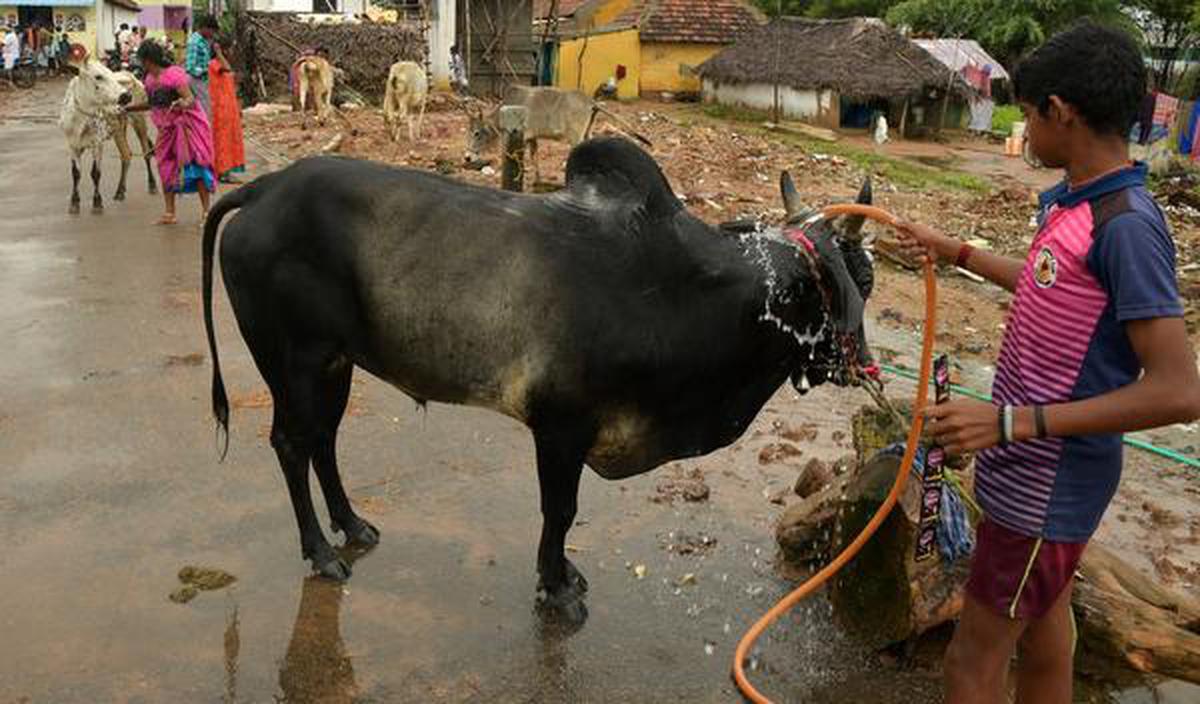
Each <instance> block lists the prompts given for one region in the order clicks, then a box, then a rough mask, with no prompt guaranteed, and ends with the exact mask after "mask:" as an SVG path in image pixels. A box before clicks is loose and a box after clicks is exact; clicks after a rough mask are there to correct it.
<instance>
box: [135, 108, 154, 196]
mask: <svg viewBox="0 0 1200 704" xmlns="http://www.w3.org/2000/svg"><path fill="white" fill-rule="evenodd" d="M131 122H132V123H133V132H134V134H136V135H137V138H138V143H139V144H141V145H142V161H144V162H146V186H147V188H148V189H149V192H150V195H155V194H157V193H158V182H157V181H155V180H154V142H152V141H150V134H149V132H148V131H147V129H146V117H145V116H144V115H134V116H133V117H132V118H131Z"/></svg>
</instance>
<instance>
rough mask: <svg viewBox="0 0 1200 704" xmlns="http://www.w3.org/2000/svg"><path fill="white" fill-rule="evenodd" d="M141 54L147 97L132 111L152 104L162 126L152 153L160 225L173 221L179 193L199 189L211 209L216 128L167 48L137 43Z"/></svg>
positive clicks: (157, 124)
mask: <svg viewBox="0 0 1200 704" xmlns="http://www.w3.org/2000/svg"><path fill="white" fill-rule="evenodd" d="M138 58H139V59H141V61H142V66H143V67H144V68H145V69H146V78H145V81H144V82H145V84H146V95H147V96H149V103H147V104H145V105H133V106H130V107H129V108H127V109H128V110H130V111H141V110H149V111H150V119H151V120H152V121H153V122H154V126H155V128H157V130H158V143H157V144H156V145H155V147H154V156H155V158H156V159H157V161H158V173H159V176H160V177H161V178H162V184H163V199H164V200H165V204H166V211H165V212H164V213H163V216H162V217H161V218H159V219H158V223H157V224H159V225H174V224H175V223H176V222H178V220H177V218H176V215H175V194H177V193H199V194H200V207H201V208H202V209H203V214H205V215H207V213H208V205H209V197H210V195H211V194H212V193H213V191H214V190H216V183H217V179H216V176H215V175H214V173H213V137H212V128H211V127H210V126H209V124H208V118H207V117H205V115H204V110H203V109H202V108H201V107H200V105H199V104H198V103H197V102H196V98H195V96H194V95H193V94H192V91H191V89H190V88H189V87H188V75H187V73H185V72H184V70H183V69H181V68H179V67H178V66H173V65H171V59H170V57H169V56H168V55H167V53H166V50H165V49H164V48H163V47H162V46H161V45H160V44H159V43H158V42H154V41H148V42H144V43H143V44H142V45H141V46H140V47H138Z"/></svg>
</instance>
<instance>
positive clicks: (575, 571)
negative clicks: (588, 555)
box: [567, 560, 588, 595]
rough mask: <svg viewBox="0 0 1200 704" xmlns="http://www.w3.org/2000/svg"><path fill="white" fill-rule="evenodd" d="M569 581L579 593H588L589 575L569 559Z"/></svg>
mask: <svg viewBox="0 0 1200 704" xmlns="http://www.w3.org/2000/svg"><path fill="white" fill-rule="evenodd" d="M567 583H568V584H571V585H573V586H574V587H575V589H576V591H578V593H579V594H581V595H582V594H586V593H587V590H588V581H587V577H584V576H583V573H582V572H580V571H579V568H578V567H576V566H575V565H574V564H573V563H572V562H571V561H570V560H567Z"/></svg>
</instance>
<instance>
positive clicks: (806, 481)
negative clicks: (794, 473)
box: [793, 458, 833, 499]
mask: <svg viewBox="0 0 1200 704" xmlns="http://www.w3.org/2000/svg"><path fill="white" fill-rule="evenodd" d="M832 479H833V473H832V472H830V471H829V468H828V467H826V466H825V463H824V462H822V461H821V460H819V459H816V458H813V459H811V460H809V461H808V464H806V465H804V469H802V470H800V476H799V477H798V478H797V479H796V486H795V487H794V488H793V491H795V492H796V495H797V496H799V497H801V498H804V499H807V498H808V497H810V496H812V495H813V494H815V493H817V492H818V491H820V490H821V489H824V488H825V487H826V486H828V485H829V482H830V481H831V480H832Z"/></svg>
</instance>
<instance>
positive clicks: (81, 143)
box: [58, 59, 133, 215]
mask: <svg viewBox="0 0 1200 704" xmlns="http://www.w3.org/2000/svg"><path fill="white" fill-rule="evenodd" d="M77 68H78V70H79V75H77V76H76V77H75V78H72V79H71V82H70V83H69V84H68V85H67V95H66V97H65V98H64V99H63V106H62V113H61V114H60V115H59V118H58V124H59V126H60V127H62V130H63V133H64V134H65V135H66V136H67V147H68V148H69V149H70V151H71V180H72V185H71V211H70V212H71V214H72V215H74V214H77V213H78V212H79V174H80V171H79V163H80V160H81V159H82V157H83V153H84V152H87V151H90V152H91V153H92V187H93V191H92V212H94V213H99V212H103V210H104V199H103V198H101V197H100V163H101V160H102V159H103V157H104V142H105V141H106V140H108V139H109V138H110V137H111V136H112V124H111V122H112V120H113V119H116V118H118V117H119V116H120V107H121V106H122V105H125V104H127V103H128V102H129V101H130V100H131V99H132V97H133V96H132V95H131V94H130V92H129V90H128V89H126V88H125V86H123V85H121V82H120V81H119V80H117V76H116V75H115V74H114V73H113V72H112V71H110V70H109V69H108V67H106V66H105V65H104V64H102V63H100V62H99V61H96V60H95V59H87V60H86V61H84V62H82V63H80V64H79V65H78V66H77Z"/></svg>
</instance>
